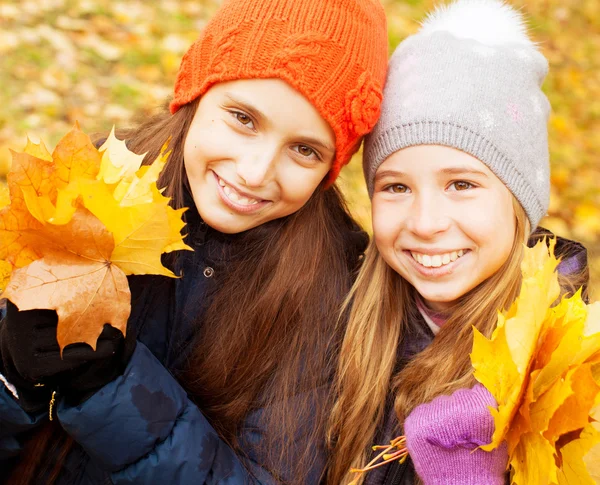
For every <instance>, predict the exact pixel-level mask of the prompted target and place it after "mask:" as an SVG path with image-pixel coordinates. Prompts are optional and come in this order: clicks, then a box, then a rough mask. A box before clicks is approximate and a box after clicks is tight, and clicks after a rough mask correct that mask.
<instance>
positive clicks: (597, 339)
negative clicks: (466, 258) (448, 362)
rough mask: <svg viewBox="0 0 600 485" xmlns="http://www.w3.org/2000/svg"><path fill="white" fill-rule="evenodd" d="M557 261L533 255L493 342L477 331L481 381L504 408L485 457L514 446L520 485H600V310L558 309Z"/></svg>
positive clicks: (542, 248) (579, 304)
mask: <svg viewBox="0 0 600 485" xmlns="http://www.w3.org/2000/svg"><path fill="white" fill-rule="evenodd" d="M553 253H554V241H553V240H552V241H550V248H548V247H547V245H546V242H540V243H539V244H538V245H536V246H535V247H534V248H531V249H526V253H525V258H524V260H523V262H522V266H521V269H522V273H523V283H522V287H521V293H520V295H519V298H518V299H517V300H516V301H515V302H514V304H513V305H512V307H511V308H510V309H509V311H508V312H506V313H501V314H499V316H498V325H497V327H496V330H495V331H494V333H493V335H492V337H491V339H490V340H488V339H486V338H485V337H484V336H483V335H481V334H480V333H479V332H478V331H477V330H475V334H474V342H473V352H472V354H471V361H472V364H473V367H474V369H475V372H474V376H475V378H476V379H477V380H478V381H479V382H481V383H482V384H483V385H484V386H485V387H486V388H487V389H488V390H489V391H490V392H491V393H492V395H493V396H494V397H495V398H496V401H497V402H498V410H495V409H491V413H492V416H493V417H494V421H495V432H494V435H493V439H492V442H491V443H490V444H488V445H486V446H482V449H484V450H486V451H491V450H493V449H494V448H496V447H497V446H499V445H500V444H501V443H502V442H503V441H504V440H506V442H507V444H508V453H509V461H510V466H511V483H513V484H518V485H566V484H571V485H593V484H600V303H595V304H592V305H586V304H585V303H584V302H583V301H582V298H581V293H580V292H577V293H576V294H575V295H574V296H573V297H571V298H563V299H561V300H560V301H559V302H558V304H557V303H556V302H557V299H558V297H559V291H560V290H559V284H558V277H557V274H556V271H555V270H556V267H557V266H558V264H559V261H558V260H557V259H556V258H555V257H554V254H553Z"/></svg>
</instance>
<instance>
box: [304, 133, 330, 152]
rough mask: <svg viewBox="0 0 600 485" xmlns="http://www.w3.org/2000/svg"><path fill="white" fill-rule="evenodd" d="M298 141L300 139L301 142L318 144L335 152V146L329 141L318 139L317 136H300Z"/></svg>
mask: <svg viewBox="0 0 600 485" xmlns="http://www.w3.org/2000/svg"><path fill="white" fill-rule="evenodd" d="M298 141H300V142H301V143H306V144H307V145H316V146H318V147H321V148H322V149H324V150H327V151H329V152H331V153H335V147H333V146H331V145H330V144H329V143H325V142H323V141H321V140H317V139H316V138H311V137H309V136H300V137H298Z"/></svg>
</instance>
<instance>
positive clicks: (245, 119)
mask: <svg viewBox="0 0 600 485" xmlns="http://www.w3.org/2000/svg"><path fill="white" fill-rule="evenodd" d="M235 117H236V118H237V120H238V121H239V122H240V123H241V124H242V125H247V124H249V123H252V120H251V119H250V116H248V115H247V114H246V113H240V112H237V113H235Z"/></svg>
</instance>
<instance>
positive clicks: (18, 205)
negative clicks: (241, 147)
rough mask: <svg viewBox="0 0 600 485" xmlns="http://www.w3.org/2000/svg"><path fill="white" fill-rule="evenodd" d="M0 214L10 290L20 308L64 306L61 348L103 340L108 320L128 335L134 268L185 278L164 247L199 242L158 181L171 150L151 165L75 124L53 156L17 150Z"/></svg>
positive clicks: (1, 257) (33, 148) (1, 283)
mask: <svg viewBox="0 0 600 485" xmlns="http://www.w3.org/2000/svg"><path fill="white" fill-rule="evenodd" d="M12 155H13V163H12V169H11V171H10V172H9V174H8V177H7V179H8V191H9V200H10V204H9V205H8V206H6V207H4V209H2V210H1V211H0V290H2V289H4V291H3V293H2V294H1V295H0V296H1V297H2V298H7V299H9V300H11V301H12V302H13V303H14V304H15V305H17V307H18V308H19V309H20V310H31V309H37V308H46V309H53V310H56V312H57V314H58V317H59V322H58V328H57V340H58V343H59V345H60V348H61V349H63V348H64V347H65V346H66V345H69V344H70V343H75V342H86V343H88V344H90V345H91V346H92V348H95V347H96V340H97V338H98V336H99V335H100V333H101V332H102V328H103V326H104V324H105V323H110V324H111V325H112V326H114V327H116V328H118V329H120V330H121V331H122V332H123V333H125V331H126V328H127V319H128V318H129V314H130V311H131V303H130V298H131V295H130V291H129V284H128V281H127V277H126V275H130V274H160V275H165V276H175V275H174V274H173V273H172V272H171V271H170V270H168V269H167V268H165V267H164V266H163V265H162V263H161V254H162V253H164V252H170V251H174V250H178V249H190V248H189V247H188V246H186V245H185V244H184V242H183V237H182V235H181V229H182V228H183V226H184V223H183V221H182V219H181V215H182V213H183V211H184V210H185V209H180V210H174V209H173V208H171V207H170V206H169V204H168V202H169V199H168V198H167V197H164V196H163V195H162V194H161V191H160V190H159V189H158V188H157V186H156V181H157V179H158V176H159V174H160V172H161V170H162V169H163V167H164V165H165V163H166V160H167V156H168V153H165V152H164V150H163V153H162V154H161V156H160V157H159V158H158V159H157V160H156V161H154V162H153V163H152V164H151V165H145V166H142V160H143V158H144V157H143V155H136V154H134V153H132V152H130V151H129V150H127V148H126V146H125V143H124V142H122V141H120V140H118V139H117V138H116V137H115V135H114V132H112V133H111V134H110V136H109V138H108V139H107V140H106V142H105V143H104V145H103V146H101V147H100V148H99V149H96V148H95V147H94V145H93V144H92V143H91V141H90V138H89V137H88V136H87V135H86V134H84V133H83V132H82V131H81V130H80V129H79V127H78V126H75V128H73V130H71V132H69V133H68V134H67V135H66V136H65V137H64V138H63V139H62V140H61V141H60V142H59V143H58V145H57V146H56V148H55V150H54V151H53V153H52V154H50V153H49V152H48V150H47V149H46V147H45V146H44V145H43V143H40V144H39V145H36V144H33V143H31V142H29V141H28V143H27V146H26V148H25V150H24V152H22V153H16V152H13V154H12Z"/></svg>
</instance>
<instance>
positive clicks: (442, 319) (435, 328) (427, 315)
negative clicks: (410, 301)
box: [415, 294, 448, 335]
mask: <svg viewBox="0 0 600 485" xmlns="http://www.w3.org/2000/svg"><path fill="white" fill-rule="evenodd" d="M415 301H416V304H417V309H418V310H419V313H420V314H421V315H422V316H423V319H424V320H425V323H427V325H428V326H429V328H430V329H431V331H432V332H433V333H434V335H435V334H437V333H438V332H439V331H440V328H441V327H442V326H443V325H444V323H446V321H447V320H448V315H447V313H444V312H440V311H436V310H432V309H431V308H429V307H428V306H427V304H426V303H425V301H423V298H421V296H420V295H419V294H417V295H415Z"/></svg>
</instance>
